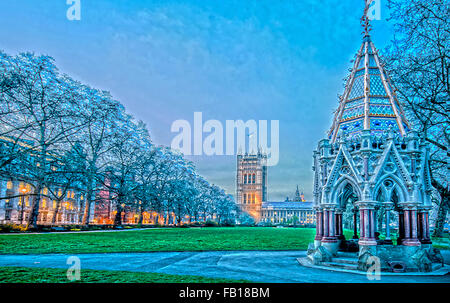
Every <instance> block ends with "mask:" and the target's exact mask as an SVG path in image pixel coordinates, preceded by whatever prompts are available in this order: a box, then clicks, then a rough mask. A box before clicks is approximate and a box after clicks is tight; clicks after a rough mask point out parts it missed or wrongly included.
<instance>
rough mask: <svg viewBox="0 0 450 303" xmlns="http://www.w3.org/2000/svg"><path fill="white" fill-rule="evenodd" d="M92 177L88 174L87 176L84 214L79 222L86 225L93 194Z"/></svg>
mask: <svg viewBox="0 0 450 303" xmlns="http://www.w3.org/2000/svg"><path fill="white" fill-rule="evenodd" d="M93 179H94V178H93V177H92V175H91V176H89V178H88V186H87V190H86V203H85V205H84V215H83V221H82V222H81V224H83V225H85V226H88V225H89V221H90V220H89V218H90V216H91V203H92V201H93V196H94V184H93V183H94V180H93Z"/></svg>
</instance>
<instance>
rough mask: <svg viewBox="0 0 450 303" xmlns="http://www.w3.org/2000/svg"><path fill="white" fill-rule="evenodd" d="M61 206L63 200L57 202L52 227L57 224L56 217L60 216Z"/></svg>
mask: <svg viewBox="0 0 450 303" xmlns="http://www.w3.org/2000/svg"><path fill="white" fill-rule="evenodd" d="M60 206H61V200H58V201H56V209H55V210H54V211H53V217H52V225H55V223H56V217H57V216H58V213H59V208H60Z"/></svg>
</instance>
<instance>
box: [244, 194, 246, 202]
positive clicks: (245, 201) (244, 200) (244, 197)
mask: <svg viewBox="0 0 450 303" xmlns="http://www.w3.org/2000/svg"><path fill="white" fill-rule="evenodd" d="M245 203H247V194H244V204H245Z"/></svg>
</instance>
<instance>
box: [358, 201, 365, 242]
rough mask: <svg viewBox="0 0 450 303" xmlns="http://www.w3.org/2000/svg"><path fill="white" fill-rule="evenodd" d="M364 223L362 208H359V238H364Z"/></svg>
mask: <svg viewBox="0 0 450 303" xmlns="http://www.w3.org/2000/svg"><path fill="white" fill-rule="evenodd" d="M364 227H365V224H364V209H361V208H360V209H359V238H360V239H365V238H366V233H365V230H364Z"/></svg>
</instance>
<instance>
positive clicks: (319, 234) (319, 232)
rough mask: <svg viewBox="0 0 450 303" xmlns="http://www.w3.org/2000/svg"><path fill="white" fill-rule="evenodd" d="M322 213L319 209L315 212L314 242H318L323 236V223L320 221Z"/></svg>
mask: <svg viewBox="0 0 450 303" xmlns="http://www.w3.org/2000/svg"><path fill="white" fill-rule="evenodd" d="M322 214H323V211H322V210H321V209H319V210H317V211H316V237H315V238H314V240H317V241H320V240H322V236H323V221H322Z"/></svg>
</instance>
